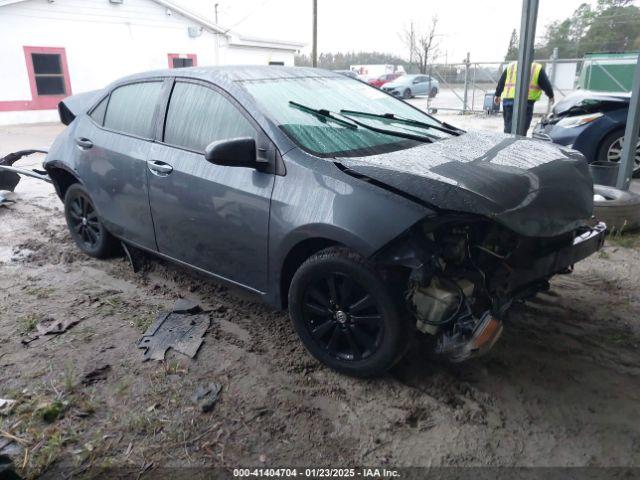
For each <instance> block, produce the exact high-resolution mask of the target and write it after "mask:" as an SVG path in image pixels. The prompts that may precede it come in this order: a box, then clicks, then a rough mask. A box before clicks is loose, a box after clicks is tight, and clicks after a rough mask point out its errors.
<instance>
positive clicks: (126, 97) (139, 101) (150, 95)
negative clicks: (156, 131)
mask: <svg viewBox="0 0 640 480" xmlns="http://www.w3.org/2000/svg"><path fill="white" fill-rule="evenodd" d="M161 90H162V82H146V83H133V84H131V85H125V86H123V87H118V88H116V89H115V90H114V91H113V92H111V98H110V100H109V105H108V106H107V112H106V115H105V117H104V126H105V127H106V128H109V129H111V130H115V131H117V132H122V133H128V134H130V135H135V136H137V137H143V138H151V137H152V133H153V114H154V112H155V110H156V104H157V102H158V99H159V98H160V91H161Z"/></svg>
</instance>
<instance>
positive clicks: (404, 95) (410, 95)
mask: <svg viewBox="0 0 640 480" xmlns="http://www.w3.org/2000/svg"><path fill="white" fill-rule="evenodd" d="M412 96H413V94H412V93H411V90H410V89H408V88H407V89H406V90H405V91H404V92H402V98H404V99H405V100H406V99H408V98H411V97H412Z"/></svg>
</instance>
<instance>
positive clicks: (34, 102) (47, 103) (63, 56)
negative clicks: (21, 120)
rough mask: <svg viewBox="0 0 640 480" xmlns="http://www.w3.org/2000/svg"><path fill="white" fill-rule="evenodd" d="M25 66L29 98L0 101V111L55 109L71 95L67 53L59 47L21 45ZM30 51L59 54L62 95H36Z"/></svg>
mask: <svg viewBox="0 0 640 480" xmlns="http://www.w3.org/2000/svg"><path fill="white" fill-rule="evenodd" d="M22 48H23V50H24V58H25V63H26V66H27V76H28V77H29V88H30V90H31V100H15V101H14V100H10V101H2V102H0V112H15V111H22V110H55V109H56V108H58V103H59V102H60V100H62V99H63V98H66V97H68V96H70V95H73V93H72V90H71V79H70V77H69V67H68V66H67V53H66V51H65V49H64V48H61V47H22ZM32 53H48V54H57V55H60V64H61V67H62V75H63V77H64V89H65V91H66V93H65V94H64V95H38V89H37V87H36V76H35V72H34V69H33V59H32V58H31V54H32Z"/></svg>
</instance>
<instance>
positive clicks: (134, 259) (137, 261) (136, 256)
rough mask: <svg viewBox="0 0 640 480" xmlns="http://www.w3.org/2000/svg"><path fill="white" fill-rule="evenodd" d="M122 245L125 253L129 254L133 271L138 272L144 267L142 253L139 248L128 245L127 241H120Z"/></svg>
mask: <svg viewBox="0 0 640 480" xmlns="http://www.w3.org/2000/svg"><path fill="white" fill-rule="evenodd" d="M120 244H121V245H122V250H124V254H125V255H126V256H127V259H128V260H129V263H130V264H131V268H132V270H133V273H138V272H139V271H140V270H141V269H142V264H143V261H142V259H141V258H140V256H141V253H140V252H139V251H138V249H137V248H135V247H131V246H129V245H127V244H126V243H125V242H120Z"/></svg>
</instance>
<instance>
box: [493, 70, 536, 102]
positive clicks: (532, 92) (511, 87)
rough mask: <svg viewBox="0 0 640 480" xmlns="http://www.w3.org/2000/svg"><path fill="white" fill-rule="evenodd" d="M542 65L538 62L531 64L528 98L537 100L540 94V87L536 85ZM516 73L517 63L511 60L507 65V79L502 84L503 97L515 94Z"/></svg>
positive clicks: (511, 97)
mask: <svg viewBox="0 0 640 480" xmlns="http://www.w3.org/2000/svg"><path fill="white" fill-rule="evenodd" d="M541 70H542V65H541V64H539V63H535V62H534V63H532V64H531V81H530V82H529V100H533V101H534V102H537V101H538V100H540V97H541V96H542V89H541V88H540V85H538V79H539V78H540V71H541ZM517 75H518V64H517V62H512V63H510V64H509V66H508V67H507V80H506V81H505V84H504V91H503V93H502V98H503V99H513V98H515V96H516V78H517Z"/></svg>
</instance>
